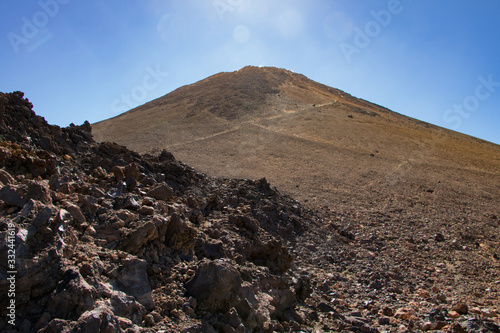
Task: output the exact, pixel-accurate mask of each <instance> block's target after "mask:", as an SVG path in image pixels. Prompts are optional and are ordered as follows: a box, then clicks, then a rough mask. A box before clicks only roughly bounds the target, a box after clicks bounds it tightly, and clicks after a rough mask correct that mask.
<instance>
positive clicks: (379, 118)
mask: <svg viewBox="0 0 500 333" xmlns="http://www.w3.org/2000/svg"><path fill="white" fill-rule="evenodd" d="M131 124H134V126H131ZM92 133H93V134H94V136H95V138H96V139H97V140H98V141H114V142H117V143H119V144H123V145H125V146H127V147H128V148H130V149H132V150H135V151H138V152H140V153H146V152H151V151H159V150H161V149H167V150H169V151H171V152H172V153H173V154H174V155H175V156H176V158H178V159H179V160H181V161H183V162H185V163H187V164H189V165H192V166H194V167H195V168H196V169H198V170H200V171H202V172H204V173H207V174H210V175H214V176H224V177H234V178H251V179H256V178H260V177H266V178H267V179H269V180H271V182H272V183H273V184H276V185H277V186H278V188H280V189H281V190H285V191H286V192H288V193H289V194H292V195H294V196H295V197H297V198H299V199H303V200H309V199H310V198H311V197H313V198H315V199H314V200H317V201H318V203H320V202H321V203H323V204H326V203H328V204H331V203H332V201H333V200H335V201H336V202H339V201H341V202H340V203H341V204H343V203H345V202H358V200H362V201H367V200H368V201H370V200H374V201H377V202H381V204H382V205H385V203H384V202H385V201H386V200H390V197H391V191H392V189H391V191H384V192H383V194H380V193H379V191H380V189H381V188H387V187H389V188H392V187H393V186H394V184H398V185H401V186H403V185H404V186H406V185H408V186H410V187H413V186H416V184H419V185H418V186H422V183H423V182H427V181H430V182H431V183H433V182H437V181H438V180H439V181H443V180H445V179H448V180H449V183H448V184H449V185H450V188H451V187H453V188H454V190H456V189H457V188H461V189H463V191H464V193H468V194H467V196H466V197H470V195H472V196H474V195H476V194H477V193H476V192H475V193H472V192H474V191H471V188H469V187H468V186H467V185H465V183H463V182H462V181H461V180H460V179H461V178H462V177H464V178H467V179H475V180H474V181H473V182H474V183H476V184H482V185H481V188H482V189H481V190H480V191H479V192H481V193H490V194H491V195H493V196H494V195H495V194H494V193H495V191H496V189H495V186H496V185H493V184H494V183H495V184H496V183H500V179H499V177H500V175H499V164H500V147H499V146H498V145H494V144H491V143H488V142H485V141H481V140H478V139H475V138H471V137H469V136H466V135H462V134H459V133H456V132H453V131H450V130H446V129H444V128H439V127H437V126H433V125H431V124H427V123H424V122H421V121H418V120H415V119H412V118H409V117H406V116H403V115H401V114H398V113H396V112H392V111H390V110H388V109H386V108H383V107H381V106H378V105H375V104H372V103H370V102H367V101H365V100H362V99H358V98H355V97H353V96H351V95H349V94H347V93H345V92H343V91H341V90H338V89H334V88H331V87H328V86H326V85H323V84H320V83H317V82H315V81H313V80H310V79H308V78H307V77H305V76H304V75H301V74H296V73H293V72H291V71H288V70H285V69H279V68H273V67H263V68H260V67H251V66H248V67H244V68H242V69H240V70H238V71H235V72H231V73H219V74H215V75H213V76H210V77H208V78H206V79H204V80H201V81H199V82H196V83H193V84H191V85H187V86H184V87H181V88H179V89H177V90H175V91H173V92H171V93H169V94H167V95H165V96H163V97H160V98H158V99H156V100H154V101H151V102H149V103H146V104H144V105H142V106H140V107H138V108H135V109H133V110H131V111H129V112H127V113H124V114H122V115H120V116H118V117H115V118H113V119H108V120H105V121H102V122H100V123H96V124H93V125H92ZM450 170H453V172H451V171H450ZM491 177H493V178H494V179H495V181H494V182H491V181H486V179H490V180H491ZM451 184H453V185H451ZM429 186H431V187H433V186H434V184H430V185H429ZM441 186H442V185H441ZM483 186H484V187H483ZM299 188H300V189H299ZM476 189H478V188H476ZM407 190H408V191H413V190H410V189H407ZM490 194H487V195H490ZM341 198H343V199H341ZM346 198H351V199H352V200H346ZM368 198H370V199H368ZM464 200H465V201H467V199H464Z"/></svg>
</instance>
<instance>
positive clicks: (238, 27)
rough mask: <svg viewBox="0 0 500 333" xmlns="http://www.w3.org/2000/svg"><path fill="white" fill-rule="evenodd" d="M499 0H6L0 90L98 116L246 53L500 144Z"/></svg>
mask: <svg viewBox="0 0 500 333" xmlns="http://www.w3.org/2000/svg"><path fill="white" fill-rule="evenodd" d="M499 34H500V1H498V0H480V1H470V0H453V1H436V0H357V1H354V0H206V1H202V0H170V1H169V0H161V1H160V0H144V1H131V0H100V1H97V0H86V1H83V0H40V1H29V0H23V1H2V2H0V37H1V38H0V73H1V74H0V91H3V92H11V91H14V90H21V91H24V92H25V94H26V97H28V98H29V99H30V101H31V102H33V104H34V106H35V107H34V109H35V111H36V112H37V113H38V114H39V115H41V116H43V117H45V119H46V120H47V121H48V122H49V123H52V124H57V125H60V126H67V125H68V124H69V123H71V122H73V123H75V124H81V123H83V121H85V120H89V121H90V122H96V121H99V120H103V119H106V118H109V117H112V116H115V115H117V114H119V113H122V112H124V111H127V110H129V109H131V108H133V107H135V106H137V105H140V104H143V103H145V102H148V101H150V100H152V99H155V98H157V97H160V96H163V95H165V94H166V93H168V92H170V91H172V90H174V89H176V88H178V87H180V86H182V85H185V84H190V83H193V82H196V81H198V80H200V79H203V78H205V77H207V76H210V75H212V74H215V73H218V72H222V71H234V70H237V69H239V68H241V67H244V66H246V65H256V66H276V67H282V68H286V69H289V70H293V71H294V72H297V73H302V74H304V75H306V76H307V77H309V78H311V79H313V80H315V81H318V82H320V83H324V84H327V85H329V86H332V87H335V88H338V89H342V90H344V91H346V92H348V93H350V94H352V95H354V96H356V97H360V98H363V99H366V100H369V101H371V102H374V103H377V104H380V105H383V106H385V107H388V108H390V109H392V110H394V111H396V112H399V113H402V114H404V115H408V116H411V117H414V118H417V119H420V120H423V121H427V122H430V123H433V124H436V125H439V126H443V127H446V128H450V129H454V130H457V131H459V132H463V133H466V134H469V135H472V136H475V137H479V138H482V139H485V140H488V141H491V142H495V143H497V144H500V130H499V124H500V64H499V61H500V41H499Z"/></svg>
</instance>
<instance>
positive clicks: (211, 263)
mask: <svg viewBox="0 0 500 333" xmlns="http://www.w3.org/2000/svg"><path fill="white" fill-rule="evenodd" d="M241 282H242V280H241V276H240V273H239V272H238V270H236V268H234V265H233V264H232V263H231V262H230V261H228V260H222V259H218V260H205V261H204V262H202V263H201V265H200V267H199V268H198V269H197V271H196V274H195V275H194V277H193V278H192V279H191V280H189V281H188V282H187V283H186V285H185V286H186V289H187V292H188V295H190V296H193V297H195V298H196V299H197V300H198V306H199V307H201V308H206V309H212V310H216V311H221V312H227V311H229V309H231V307H232V306H233V305H234V304H235V302H236V301H237V296H238V293H239V291H240V289H241Z"/></svg>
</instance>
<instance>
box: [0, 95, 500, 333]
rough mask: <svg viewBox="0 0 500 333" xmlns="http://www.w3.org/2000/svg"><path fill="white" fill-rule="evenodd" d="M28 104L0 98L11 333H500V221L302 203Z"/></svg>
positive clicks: (487, 215) (5, 291)
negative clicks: (110, 138)
mask: <svg viewBox="0 0 500 333" xmlns="http://www.w3.org/2000/svg"><path fill="white" fill-rule="evenodd" d="M32 107H33V106H32V104H31V103H30V102H29V101H28V100H27V99H25V98H24V95H23V93H21V92H13V93H9V94H3V93H2V94H0V168H1V169H0V186H1V190H0V218H1V223H0V238H1V241H2V242H1V245H0V294H1V295H2V297H1V298H0V303H1V307H0V312H1V318H0V331H3V332H242V333H243V332H423V331H442V332H500V327H499V323H500V300H499V296H500V294H499V290H500V261H499V259H500V258H499V255H500V252H499V251H500V250H499V249H500V236H499V235H500V233H499V231H500V219H499V217H498V214H499V213H498V211H492V210H486V211H484V210H481V209H478V208H477V207H478V206H477V205H475V206H474V207H470V208H468V207H465V208H464V207H459V208H457V207H441V208H440V210H439V211H437V210H429V211H426V213H425V214H424V215H422V211H419V210H405V209H392V210H379V209H374V208H360V209H353V208H341V209H338V210H336V207H312V206H306V205H305V204H304V203H300V202H298V201H296V200H294V199H293V198H291V197H289V196H286V195H284V194H281V193H280V192H279V191H278V190H277V189H276V188H274V187H273V186H272V184H269V183H268V182H267V181H266V179H264V178H263V179H259V180H247V179H226V178H213V177H208V176H206V175H204V174H201V173H198V172H196V171H195V170H194V169H192V168H190V167H188V166H186V165H184V164H182V163H180V162H178V161H176V160H175V158H174V157H173V156H172V155H171V154H170V153H169V152H167V151H161V152H159V153H158V154H156V155H139V154H137V153H134V152H132V151H130V150H128V149H126V148H125V147H123V146H119V145H117V144H114V143H108V142H106V143H97V142H95V141H94V140H93V138H92V135H91V126H90V124H88V123H85V124H83V125H81V126H74V125H71V126H69V127H68V128H59V127H58V126H52V125H49V124H47V123H46V121H45V120H44V119H43V118H42V117H39V116H37V115H35V113H34V112H33V110H32ZM366 206H367V205H364V207H366ZM9 249H10V250H15V265H14V266H15V267H13V266H10V265H11V264H13V263H12V261H9V259H12V258H11V257H9V254H11V253H12V252H9ZM13 270H15V271H16V273H15V279H14V280H12V279H9V277H10V276H11V274H10V273H8V272H10V271H13ZM12 281H13V283H14V284H15V297H10V296H8V295H9V291H10V290H11V284H12V283H11V282H12ZM12 300H14V303H15V311H14V315H12V311H10V310H9V309H8V307H9V304H10V303H11V302H12ZM9 315H10V316H9ZM12 318H14V323H15V326H13V325H11V323H12V321H11V320H12Z"/></svg>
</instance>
